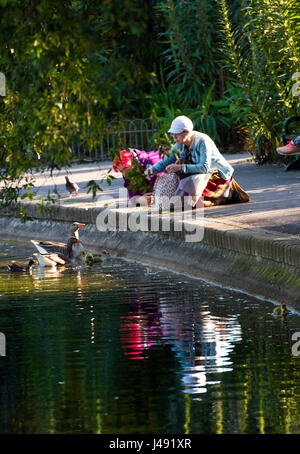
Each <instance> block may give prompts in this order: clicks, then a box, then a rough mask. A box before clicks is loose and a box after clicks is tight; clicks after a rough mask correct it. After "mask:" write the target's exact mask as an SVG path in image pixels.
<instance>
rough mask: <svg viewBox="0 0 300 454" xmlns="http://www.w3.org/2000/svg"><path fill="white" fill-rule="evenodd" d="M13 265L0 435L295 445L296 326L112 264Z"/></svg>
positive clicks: (177, 279)
mask: <svg viewBox="0 0 300 454" xmlns="http://www.w3.org/2000/svg"><path fill="white" fill-rule="evenodd" d="M5 247H6V248H8V249H9V247H8V246H7V245H6V246H5ZM0 251H1V244H0ZM2 251H3V248H2ZM22 251H23V253H24V255H23V258H24V260H25V257H26V258H27V255H28V251H27V250H26V247H25V249H24V248H22ZM19 253H20V251H19ZM12 255H14V257H15V258H16V261H20V260H19V259H20V257H21V255H19V256H18V250H17V248H15V247H14V248H13V250H12V253H11V254H10V252H9V250H8V251H7V255H6V256H2V258H1V257H0V266H1V267H2V268H1V269H0V296H1V298H0V332H3V333H5V335H6V340H7V356H6V357H5V358H2V357H1V358H0V432H1V433H152V434H153V433H154V434H157V433H299V420H300V419H299V409H300V363H299V358H295V357H293V356H292V355H291V345H290V339H291V333H292V332H294V331H300V326H299V317H297V316H295V315H290V316H289V317H288V318H287V320H285V321H284V322H283V321H282V320H281V319H280V318H276V317H274V316H273V315H272V311H273V305H272V304H270V303H266V302H261V301H259V300H257V299H255V298H251V297H249V296H247V295H243V294H236V293H234V292H229V291H227V290H224V289H221V288H217V287H213V286H210V285H208V284H205V283H203V282H199V281H190V280H187V279H183V278H182V277H181V276H179V275H174V274H171V273H168V272H165V271H161V270H154V269H151V268H150V267H143V266H140V265H138V264H135V263H128V262H125V261H122V260H117V259H108V260H107V261H105V263H103V264H101V265H99V266H94V267H92V268H88V267H78V268H76V267H75V268H68V267H65V268H57V269H54V270H53V269H48V268H44V269H43V268H34V269H33V270H32V273H30V274H22V275H17V274H12V273H9V272H8V270H7V269H6V263H7V261H8V260H10V259H11V257H12ZM5 262H6V263H5Z"/></svg>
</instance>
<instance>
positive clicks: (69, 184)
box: [65, 176, 79, 197]
mask: <svg viewBox="0 0 300 454" xmlns="http://www.w3.org/2000/svg"><path fill="white" fill-rule="evenodd" d="M65 179H66V190H67V191H68V192H69V193H70V197H72V194H73V193H74V192H75V196H77V195H78V191H79V186H78V184H77V183H73V182H71V181H70V180H69V177H68V176H65Z"/></svg>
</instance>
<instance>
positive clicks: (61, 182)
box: [34, 153, 300, 236]
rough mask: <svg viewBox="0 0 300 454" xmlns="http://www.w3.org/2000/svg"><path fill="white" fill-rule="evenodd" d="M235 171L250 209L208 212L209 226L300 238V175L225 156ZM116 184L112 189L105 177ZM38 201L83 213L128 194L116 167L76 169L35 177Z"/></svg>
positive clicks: (247, 158)
mask: <svg viewBox="0 0 300 454" xmlns="http://www.w3.org/2000/svg"><path fill="white" fill-rule="evenodd" d="M225 157H226V159H227V160H228V161H229V162H230V163H231V164H232V165H233V167H234V169H235V172H234V178H235V180H236V181H237V182H238V183H239V185H240V186H241V187H242V188H243V189H244V190H245V191H246V192H248V194H249V195H250V198H251V201H250V202H249V203H242V204H235V205H225V206H224V205H223V206H216V207H211V208H206V209H205V219H206V221H207V222H210V221H213V222H214V223H216V225H219V226H220V229H222V230H224V229H233V230H235V229H241V228H251V229H253V228H258V229H263V230H271V231H276V232H281V233H284V234H291V235H293V236H295V235H296V236H298V235H299V231H300V171H290V172H285V171H284V167H280V166H277V165H263V166H258V165H256V164H255V163H254V161H253V159H252V156H251V155H250V154H247V153H243V154H234V155H225ZM65 175H68V176H69V178H70V180H71V181H73V182H76V183H77V184H78V185H79V187H80V190H79V194H78V196H77V197H75V196H73V197H70V195H69V193H68V192H67V191H66V189H65ZM107 175H112V176H113V177H114V178H115V179H113V180H111V184H110V185H109V184H107V182H106V176H107ZM34 176H35V192H36V196H35V199H36V200H37V199H38V198H40V197H46V196H47V195H49V194H50V195H52V196H53V197H54V198H58V199H59V202H58V203H60V204H61V205H62V206H64V207H67V206H70V207H71V206H72V207H78V208H93V207H105V206H110V205H112V204H113V203H114V202H115V201H119V202H121V204H122V203H124V197H123V195H122V200H119V197H120V196H119V190H120V189H121V188H123V178H122V176H121V174H120V173H116V172H114V171H113V170H111V161H103V162H97V163H90V164H80V165H73V166H72V167H70V168H66V169H61V170H59V171H58V170H55V171H54V172H53V175H52V176H50V173H49V172H45V173H42V174H40V173H39V174H35V175H34ZM90 180H95V181H96V182H97V184H99V185H100V186H101V188H102V189H103V191H102V192H101V191H98V192H97V195H96V198H94V199H93V197H92V194H91V193H87V187H86V186H87V183H88V181H90Z"/></svg>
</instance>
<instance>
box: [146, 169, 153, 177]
mask: <svg viewBox="0 0 300 454" xmlns="http://www.w3.org/2000/svg"><path fill="white" fill-rule="evenodd" d="M144 175H146V177H150V175H153V169H152V167H148V168H147V169H146V170H145V172H144Z"/></svg>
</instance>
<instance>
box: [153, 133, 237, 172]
mask: <svg viewBox="0 0 300 454" xmlns="http://www.w3.org/2000/svg"><path fill="white" fill-rule="evenodd" d="M191 134H192V142H191V145H190V153H191V158H192V162H193V164H182V172H183V173H187V174H188V173H195V174H196V173H211V172H213V171H214V170H215V169H217V170H218V171H219V173H220V176H221V177H222V178H223V179H224V180H229V179H230V178H231V177H232V174H233V172H234V169H233V167H231V165H230V164H229V162H228V161H226V159H225V158H224V157H223V156H222V155H221V153H220V152H219V150H218V149H217V147H216V145H215V143H214V141H213V140H212V139H211V138H210V137H209V136H208V135H206V134H203V133H201V132H198V131H193V132H192V133H191ZM172 150H174V151H175V153H176V154H178V157H179V158H182V159H187V153H186V151H185V147H184V145H177V144H175V145H174V146H173V148H172ZM176 161H177V157H176V156H175V154H174V152H173V151H171V153H170V156H169V157H167V158H165V159H163V160H162V161H160V162H158V163H156V164H155V165H154V166H152V169H153V173H154V174H155V175H156V174H157V173H160V172H163V171H164V170H165V168H166V167H167V166H168V165H169V164H173V163H174V162H176Z"/></svg>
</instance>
